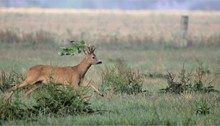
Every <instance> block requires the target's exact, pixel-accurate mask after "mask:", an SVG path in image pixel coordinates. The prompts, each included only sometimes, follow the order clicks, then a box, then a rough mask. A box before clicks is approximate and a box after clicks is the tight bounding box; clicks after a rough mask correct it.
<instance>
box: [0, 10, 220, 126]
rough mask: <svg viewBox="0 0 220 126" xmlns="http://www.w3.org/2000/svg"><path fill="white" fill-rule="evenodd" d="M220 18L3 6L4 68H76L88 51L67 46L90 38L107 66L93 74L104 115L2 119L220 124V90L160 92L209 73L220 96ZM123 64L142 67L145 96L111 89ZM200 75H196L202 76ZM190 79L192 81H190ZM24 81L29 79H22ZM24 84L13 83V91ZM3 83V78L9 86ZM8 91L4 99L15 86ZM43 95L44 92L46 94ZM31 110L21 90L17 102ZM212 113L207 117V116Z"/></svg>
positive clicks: (96, 104) (94, 99)
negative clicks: (112, 76) (66, 51)
mask: <svg viewBox="0 0 220 126" xmlns="http://www.w3.org/2000/svg"><path fill="white" fill-rule="evenodd" d="M182 15H188V16H189V31H188V34H189V35H188V42H189V45H188V47H181V44H180V41H181V35H180V34H181V28H180V27H181V26H180V18H181V16H182ZM219 19H220V13H219V12H201V11H192V12H178V11H119V10H115V11H106V10H56V9H36V8H35V9H33V8H30V9H28V10H25V9H13V8H11V9H4V8H0V26H1V29H0V71H1V77H2V74H3V72H5V73H6V74H9V73H12V72H13V71H14V72H16V73H18V74H21V75H22V76H23V77H25V76H26V73H27V71H28V69H29V68H30V67H31V66H34V65H37V64H44V65H56V66H72V65H76V64H78V63H79V62H80V61H81V59H82V58H83V54H79V55H75V56H72V57H70V56H59V55H58V51H59V49H60V47H67V46H69V41H70V40H74V41H81V40H85V41H86V42H90V43H92V44H94V45H95V46H96V47H97V49H96V55H97V57H98V58H99V59H101V60H102V61H103V64H102V65H95V66H92V68H90V70H89V71H88V73H87V74H86V80H87V81H91V82H93V83H94V85H96V86H97V87H98V88H99V89H102V91H104V93H105V94H106V96H105V97H100V96H98V95H97V94H96V93H93V92H92V91H89V92H88V93H89V94H90V95H92V96H91V98H90V101H89V102H90V103H91V106H92V108H95V109H98V110H103V112H102V113H93V114H79V115H69V116H64V117H63V116H44V115H41V116H39V117H37V119H33V120H31V121H30V119H22V120H9V121H2V120H1V124H4V125H218V124H220V121H219V117H220V111H219V110H220V96H219V93H216V92H210V93H202V92H190V91H189V92H188V91H185V92H183V93H181V94H173V93H159V92H160V89H164V88H166V87H167V86H168V85H169V81H168V79H167V78H166V77H165V76H166V75H167V74H168V73H172V75H173V76H174V77H175V81H179V80H178V79H180V78H178V77H179V75H180V73H181V70H182V69H183V66H184V69H185V70H186V71H187V72H189V73H190V72H192V74H193V75H192V76H191V78H190V81H191V82H192V83H194V82H195V81H196V80H198V78H199V77H198V76H196V75H197V74H198V73H199V72H198V71H197V70H198V68H201V69H202V70H201V69H200V70H201V71H203V72H202V73H204V77H203V78H202V79H201V81H202V83H203V84H204V86H210V85H211V86H214V89H215V90H219V91H220V55H219V54H220V20H219ZM119 60H122V61H123V62H124V63H125V64H127V65H128V66H129V67H131V69H134V70H137V71H138V72H139V73H140V74H141V75H143V76H144V79H143V85H142V86H143V87H142V88H143V90H144V91H143V92H141V93H138V94H126V93H125V94H124V93H116V94H115V93H112V92H111V91H108V90H106V89H105V87H106V84H105V83H104V81H103V72H104V73H105V72H106V67H112V66H114V65H115V64H116V63H117V62H118V61H119ZM194 75H195V76H194ZM185 78H186V77H185ZM17 81H18V82H19V81H21V80H17ZM17 81H12V82H11V84H10V85H11V86H12V85H15V84H16V83H17ZM2 83H3V80H2V78H1V84H2ZM5 90H6V91H1V96H0V97H1V99H2V97H4V96H6V94H7V92H8V91H10V88H6V89H5ZM39 90H40V89H39ZM16 99H18V100H19V101H22V102H24V103H26V104H28V105H30V104H33V98H32V96H30V98H29V99H28V100H27V101H24V100H23V96H22V95H20V94H19V93H18V95H16V98H14V99H13V100H16ZM201 111H204V112H205V114H201V113H199V112H201Z"/></svg>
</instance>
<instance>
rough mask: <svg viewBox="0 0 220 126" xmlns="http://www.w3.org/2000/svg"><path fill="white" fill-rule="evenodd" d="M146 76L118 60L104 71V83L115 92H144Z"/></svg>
mask: <svg viewBox="0 0 220 126" xmlns="http://www.w3.org/2000/svg"><path fill="white" fill-rule="evenodd" d="M143 79H144V76H143V75H142V74H140V73H139V72H138V71H135V70H133V69H131V68H130V67H128V66H127V65H126V64H125V63H124V62H123V61H122V60H118V61H117V63H116V64H115V65H114V66H113V67H107V66H106V67H105V69H104V70H103V71H102V81H103V84H104V85H105V86H106V87H107V88H108V89H110V90H111V91H112V92H113V93H126V94H137V93H140V92H142V85H143Z"/></svg>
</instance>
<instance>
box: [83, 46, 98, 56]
mask: <svg viewBox="0 0 220 126" xmlns="http://www.w3.org/2000/svg"><path fill="white" fill-rule="evenodd" d="M95 49H96V48H95V46H94V45H88V46H87V45H86V47H85V48H84V51H85V52H87V53H88V54H92V53H94V52H95Z"/></svg>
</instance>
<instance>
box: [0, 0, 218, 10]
mask: <svg viewBox="0 0 220 126" xmlns="http://www.w3.org/2000/svg"><path fill="white" fill-rule="evenodd" d="M219 5H220V0H0V7H40V8H73V9H123V10H124V9H125V10H130V9H132V10H134V9H137V10H140V9H150V10H155V9H159V10H220V6H219Z"/></svg>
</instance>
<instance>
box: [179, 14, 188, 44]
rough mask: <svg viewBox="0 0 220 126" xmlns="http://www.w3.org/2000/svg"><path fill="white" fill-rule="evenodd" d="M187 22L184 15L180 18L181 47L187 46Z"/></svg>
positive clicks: (186, 17)
mask: <svg viewBox="0 0 220 126" xmlns="http://www.w3.org/2000/svg"><path fill="white" fill-rule="evenodd" d="M188 22H189V17H188V16H186V15H183V16H182V17H181V22H180V23H181V32H180V33H181V41H180V45H181V46H182V47H187V46H188Z"/></svg>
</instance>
